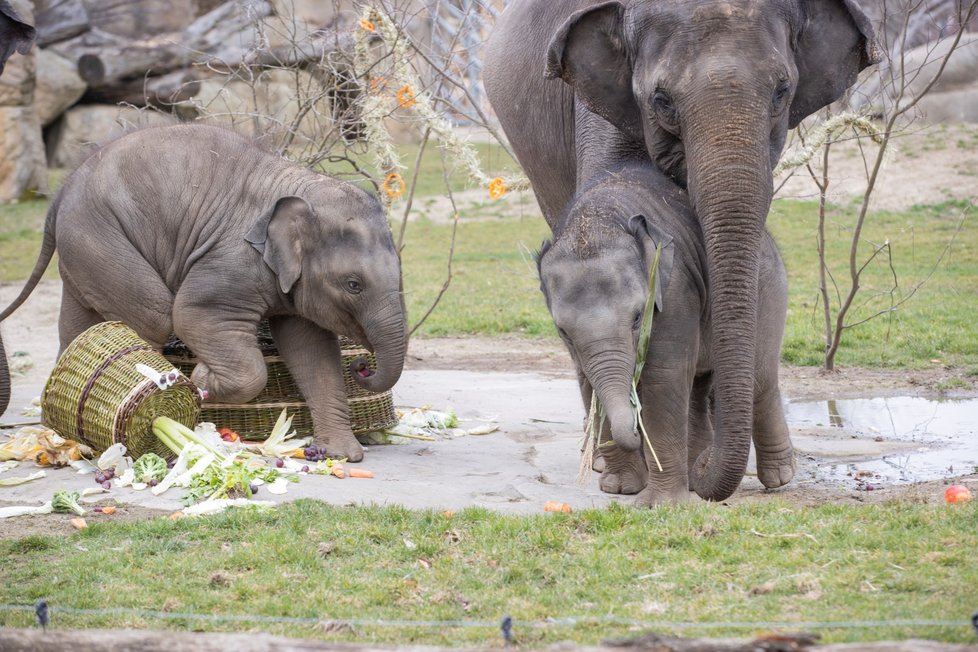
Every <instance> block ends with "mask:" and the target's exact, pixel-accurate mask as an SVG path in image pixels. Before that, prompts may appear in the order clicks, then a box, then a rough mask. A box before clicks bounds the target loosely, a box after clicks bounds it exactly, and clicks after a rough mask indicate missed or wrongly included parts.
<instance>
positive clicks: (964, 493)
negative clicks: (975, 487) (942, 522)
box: [944, 484, 971, 503]
mask: <svg viewBox="0 0 978 652" xmlns="http://www.w3.org/2000/svg"><path fill="white" fill-rule="evenodd" d="M944 500H945V501H947V502H949V503H966V502H968V501H969V500H971V490H970V489H968V488H967V487H966V486H964V485H963V484H952V485H951V486H950V487H948V488H947V489H945V490H944Z"/></svg>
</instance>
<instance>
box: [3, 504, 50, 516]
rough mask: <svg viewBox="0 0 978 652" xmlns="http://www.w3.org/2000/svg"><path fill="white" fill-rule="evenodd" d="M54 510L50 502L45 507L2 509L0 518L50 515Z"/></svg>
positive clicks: (30, 506)
mask: <svg viewBox="0 0 978 652" xmlns="http://www.w3.org/2000/svg"><path fill="white" fill-rule="evenodd" d="M52 511H54V509H53V508H52V507H51V503H50V502H46V503H44V504H43V505H15V506H13V507H0V518H11V517H13V516H33V515H35V514H50V513H51V512H52Z"/></svg>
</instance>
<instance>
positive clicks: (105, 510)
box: [102, 505, 115, 514]
mask: <svg viewBox="0 0 978 652" xmlns="http://www.w3.org/2000/svg"><path fill="white" fill-rule="evenodd" d="M102 513H103V514H115V506H114V505H106V506H105V507H103V508H102Z"/></svg>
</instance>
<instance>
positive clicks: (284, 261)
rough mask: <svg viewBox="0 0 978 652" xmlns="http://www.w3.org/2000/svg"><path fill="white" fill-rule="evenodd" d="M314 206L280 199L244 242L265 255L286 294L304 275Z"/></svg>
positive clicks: (295, 198)
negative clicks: (308, 226)
mask: <svg viewBox="0 0 978 652" xmlns="http://www.w3.org/2000/svg"><path fill="white" fill-rule="evenodd" d="M312 217H313V214H312V207H311V206H309V204H308V203H307V202H306V200H305V199H302V198H301V197H293V196H288V197H280V198H279V199H278V200H277V201H276V202H275V204H274V205H272V206H271V208H269V209H268V210H267V211H265V212H264V213H262V215H261V216H260V217H259V218H258V221H257V222H255V225H254V226H253V227H251V230H250V231H248V234H247V235H246V236H245V240H246V241H248V243H250V244H251V246H252V247H254V248H255V250H256V251H258V253H260V254H261V255H262V260H264V261H265V264H266V265H268V267H269V269H271V270H272V272H274V273H275V276H276V277H277V278H278V284H279V287H280V288H281V289H282V292H285V293H286V294H287V293H288V292H290V291H291V290H292V287H293V286H294V285H295V283H296V281H298V280H299V276H300V275H301V274H302V234H303V232H304V231H305V230H306V229H304V228H303V226H304V225H305V224H308V223H309V221H310V220H312Z"/></svg>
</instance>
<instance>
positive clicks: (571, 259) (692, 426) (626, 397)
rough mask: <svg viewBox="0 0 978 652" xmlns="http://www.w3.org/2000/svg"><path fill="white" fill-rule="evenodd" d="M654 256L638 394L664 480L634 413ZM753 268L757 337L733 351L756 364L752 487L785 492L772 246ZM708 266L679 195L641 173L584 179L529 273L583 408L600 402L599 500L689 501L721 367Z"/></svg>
mask: <svg viewBox="0 0 978 652" xmlns="http://www.w3.org/2000/svg"><path fill="white" fill-rule="evenodd" d="M657 247H661V254H660V262H659V267H658V275H657V279H656V280H657V282H656V287H655V288H654V289H653V291H654V292H655V306H656V312H655V315H654V318H653V322H652V335H651V338H650V340H649V345H648V349H647V352H646V360H645V366H644V367H643V370H642V375H641V378H640V382H639V386H638V389H639V396H640V400H641V403H642V422H643V424H644V427H645V431H646V432H647V433H648V435H649V441H650V444H651V446H652V448H653V449H654V450H655V453H656V456H657V457H658V460H659V461H660V462H661V465H662V470H661V471H660V470H659V468H658V466H657V465H656V464H655V463H654V462H653V458H652V456H651V453H650V451H649V450H648V449H647V448H646V447H645V446H644V445H643V442H642V441H639V440H638V439H637V438H635V426H634V416H633V409H632V405H631V401H630V396H631V383H632V376H633V373H634V370H635V358H636V346H637V342H638V339H639V330H640V328H641V325H642V319H643V316H644V311H645V306H646V301H647V297H648V295H649V291H650V290H649V287H648V278H649V270H650V268H651V266H652V263H653V260H654V259H655V256H656V248H657ZM759 256H760V265H759V280H760V290H759V296H758V308H757V319H756V322H755V323H756V330H755V332H753V333H751V334H750V336H749V338H750V341H749V342H747V341H745V342H743V343H742V344H741V345H742V346H753V347H754V348H755V350H756V351H757V355H756V358H755V367H754V368H753V369H750V370H749V372H750V373H751V376H752V379H753V383H752V387H751V394H750V396H749V397H748V399H747V400H748V401H749V402H750V403H751V404H752V405H753V407H754V410H753V439H754V444H755V447H756V449H757V468H758V477H760V478H761V480H762V481H763V482H764V484H765V485H768V486H780V485H781V484H784V483H785V482H787V481H788V480H789V479H790V478H791V474H792V473H793V471H794V460H793V452H792V447H791V442H790V440H789V437H788V427H787V424H786V422H785V419H784V413H783V409H782V405H781V395H780V392H779V391H778V362H779V354H780V346H781V337H782V334H783V330H784V320H785V314H786V311H787V301H788V298H787V278H786V275H785V271H784V265H783V264H782V262H781V259H780V257H779V255H778V253H777V250H776V248H775V246H774V242H773V240H771V238H770V236H768V235H767V233H763V234H762V240H761V243H760V245H759ZM707 259H708V257H707V253H706V242H705V239H704V237H703V232H702V229H701V226H700V224H699V222H698V220H697V219H696V216H695V215H694V213H693V211H692V209H691V208H690V205H689V197H688V195H687V194H686V193H685V192H684V191H683V190H682V189H681V188H679V187H678V186H677V185H676V184H675V183H674V182H672V181H671V180H670V179H669V178H668V177H666V176H665V175H664V174H663V173H662V172H660V171H659V170H658V169H656V168H655V166H653V165H651V164H650V163H649V162H648V161H647V160H646V161H644V162H643V161H631V162H628V163H624V164H620V165H611V166H610V169H608V170H603V171H601V173H600V174H599V175H598V176H597V177H596V178H591V177H588V178H586V181H585V182H584V188H583V189H582V190H581V191H580V192H579V193H578V195H577V196H575V198H574V199H573V200H572V202H571V204H570V206H569V207H568V209H567V211H566V213H565V214H564V215H563V216H562V218H561V219H560V221H559V222H558V225H557V228H556V229H555V230H554V239H553V241H552V242H545V243H544V246H543V248H542V249H541V253H540V256H539V259H538V264H539V269H540V280H541V289H542V290H543V293H544V296H545V297H546V299H547V307H548V308H549V309H550V313H551V315H552V316H553V318H554V323H555V324H556V325H557V327H558V332H559V333H560V336H561V338H562V339H563V340H564V342H565V344H566V345H567V348H568V350H569V351H570V353H571V357H572V358H573V359H574V361H575V364H576V365H577V367H578V375H579V378H580V380H581V390H582V395H583V398H584V402H585V406H589V405H590V402H591V393H592V392H596V393H597V395H598V398H599V399H600V401H601V404H602V405H603V406H604V408H605V412H606V415H607V424H610V427H609V426H608V425H604V428H603V432H602V433H601V434H602V445H601V446H600V447H599V449H598V450H599V452H600V455H601V456H602V457H603V458H604V464H605V466H604V470H603V473H602V476H601V480H600V486H601V488H602V490H604V491H606V492H608V493H622V494H634V493H639V492H641V493H640V494H639V496H638V499H637V500H638V503H639V504H642V505H654V504H658V503H662V502H679V501H685V500H687V499H688V498H689V490H690V489H691V488H692V487H691V486H690V477H691V475H692V474H693V473H694V472H695V464H696V463H697V459H698V457H699V455H700V454H701V453H702V452H703V451H704V450H707V449H708V447H709V444H710V442H711V441H712V439H713V427H712V419H713V415H712V414H711V409H710V391H711V388H712V384H713V380H714V377H715V368H716V365H717V360H716V359H715V356H714V352H713V350H712V347H711V338H710V333H711V331H712V330H714V329H715V328H716V326H717V325H716V320H715V316H714V315H713V314H712V312H711V304H710V301H709V297H710V293H711V292H712V285H711V283H710V279H709V277H708V275H707V273H706V270H707ZM717 409H718V410H719V406H717ZM609 431H610V432H609ZM609 434H610V441H609V437H608V435H609ZM612 444H614V445H612ZM636 449H638V450H636ZM643 488H644V491H643Z"/></svg>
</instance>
